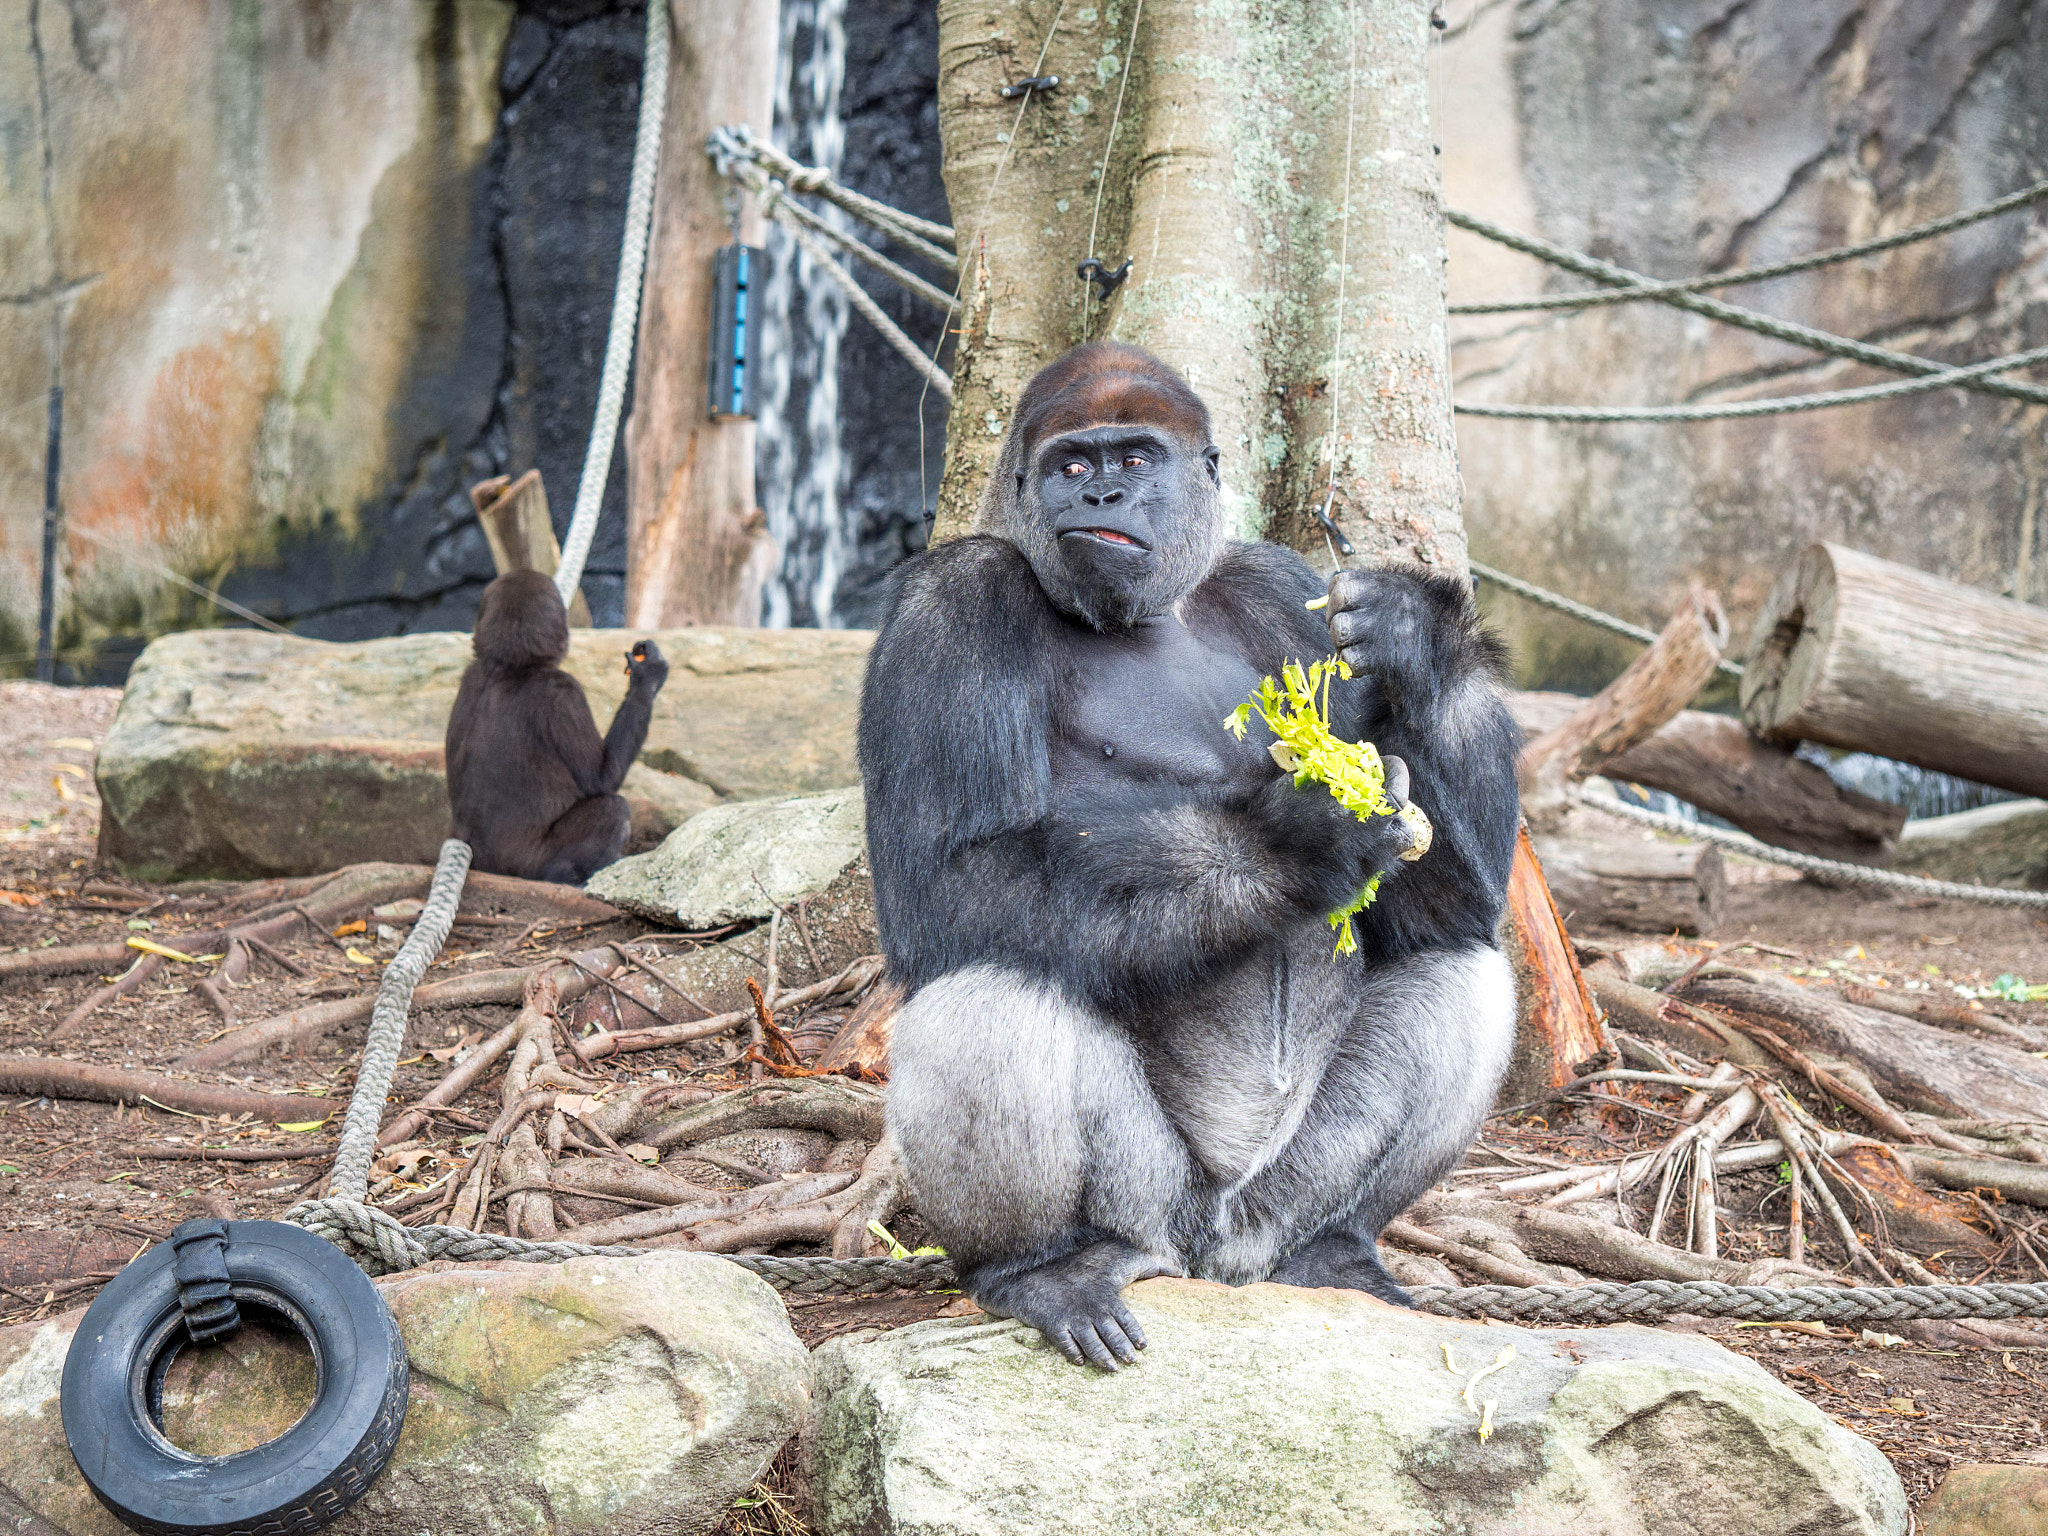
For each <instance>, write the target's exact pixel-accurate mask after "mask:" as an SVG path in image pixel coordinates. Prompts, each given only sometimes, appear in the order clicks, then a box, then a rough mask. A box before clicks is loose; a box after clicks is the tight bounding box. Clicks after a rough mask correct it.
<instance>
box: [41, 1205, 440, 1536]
mask: <svg viewBox="0 0 2048 1536" xmlns="http://www.w3.org/2000/svg"><path fill="white" fill-rule="evenodd" d="M251 1310H254V1311H256V1312H259V1313H262V1314H265V1315H267V1316H270V1317H272V1318H274V1319H278V1320H281V1321H282V1322H283V1324H284V1325H285V1326H287V1327H289V1328H293V1329H296V1330H297V1331H298V1332H299V1334H300V1335H301V1336H303V1337H304V1339H305V1340H306V1344H307V1347H308V1348H309V1349H310V1350H311V1352H312V1355H313V1361H314V1368H315V1369H314V1374H315V1378H316V1379H315V1384H314V1389H313V1402H312V1405H311V1406H310V1407H308V1408H307V1409H306V1411H305V1413H304V1414H303V1415H301V1416H300V1418H299V1420H298V1422H296V1423H295V1424H293V1425H292V1426H291V1427H290V1428H289V1429H287V1430H285V1431H284V1432H283V1433H282V1434H280V1435H279V1436H278V1437H277V1438H276V1439H275V1440H271V1441H267V1442H265V1443H264V1444H262V1445H258V1446H254V1447H251V1448H250V1449H248V1450H245V1451H237V1452H235V1453H233V1454H232V1455H227V1456H198V1455H194V1454H193V1453H191V1452H190V1451H186V1450H182V1449H180V1448H179V1447H178V1446H176V1445H173V1444H172V1443H171V1442H170V1440H169V1439H167V1438H166V1437H165V1435H164V1432H163V1386H164V1378H165V1376H166V1374H167V1373H168V1372H169V1370H170V1367H171V1364H172V1362H173V1361H174V1360H175V1359H176V1358H177V1356H178V1354H179V1353H180V1352H181V1351H183V1350H185V1349H187V1348H191V1347H195V1346H196V1345H197V1344H199V1343H201V1342H203V1341H205V1340H209V1339H212V1340H217V1339H220V1338H223V1337H225V1336H226V1335H227V1334H228V1333H231V1332H233V1331H234V1329H235V1328H236V1327H237V1326H239V1323H240V1320H241V1319H242V1318H243V1317H244V1316H246V1315H247V1314H248V1313H249V1312H250V1311H251ZM410 1384H411V1376H410V1372H409V1371H408V1369H407V1366H406V1359H405V1344H404V1341H403V1340H402V1339H400V1337H399V1334H398V1325H397V1323H396V1322H395V1321H394V1320H393V1318H392V1316H391V1311H390V1309H389V1308H388V1307H386V1306H385V1304H384V1298H383V1297H382V1296H381V1295H379V1294H378V1292H377V1288H376V1286H374V1285H372V1284H371V1283H370V1278H369V1276H367V1275H365V1274H364V1273H363V1272H362V1271H361V1270H360V1269H358V1268H357V1267H356V1266H355V1264H354V1263H352V1262H351V1261H350V1260H349V1258H348V1256H347V1255H345V1254H344V1253H342V1251H341V1250H340V1249H339V1248H336V1247H335V1246H334V1245H333V1244H332V1243H330V1242H328V1241H327V1240H326V1239H325V1238H322V1237H316V1236H314V1235H313V1234H312V1233H310V1232H308V1231H306V1230H305V1229H303V1228H301V1227H294V1226H288V1225H286V1224H285V1223H283V1222H277V1221H228V1222H220V1221H196V1222H187V1223H185V1224H184V1225H182V1226H180V1227H179V1228H178V1230H177V1231H176V1232H175V1233H174V1234H172V1237H171V1239H170V1240H169V1241H168V1242H163V1243H159V1244H157V1245H156V1246H155V1247H154V1248H152V1249H150V1250H149V1251H148V1252H147V1253H145V1254H143V1255H142V1257H140V1258H139V1259H137V1260H136V1261H135V1262H134V1263H132V1264H130V1265H129V1266H128V1267H127V1268H126V1269H124V1270H123V1271H121V1273H120V1274H119V1275H117V1276H116V1277H115V1278H114V1279H113V1280H112V1281H111V1282H110V1283H109V1284H108V1285H107V1288H106V1289H105V1290H103V1291H101V1292H100V1294H99V1297H98V1299H97V1300H95V1301H94V1302H93V1304H92V1305H91V1306H90V1307H88V1308H87V1309H86V1313H85V1316H84V1318H82V1319H81V1320H80V1322H79V1325H78V1331H77V1332H76V1333H75V1334H73V1335H72V1339H71V1348H70V1351H69V1353H68V1354H66V1356H65V1357H64V1385H63V1392H62V1395H61V1398H60V1403H61V1406H62V1411H63V1419H64V1437H65V1439H66V1440H67V1441H68V1442H69V1444H70V1447H71V1457H72V1460H73V1461H75V1462H77V1464H78V1470H79V1472H80V1474H81V1475H82V1476H83V1477H84V1478H85V1481H86V1484H87V1486H89V1487H90V1488H91V1489H92V1491H93V1493H94V1494H95V1495H97V1496H98V1498H99V1501H100V1502H101V1503H102V1504H104V1505H105V1506H106V1507H107V1509H108V1510H109V1511H111V1512H112V1513H113V1515H114V1516H115V1518H117V1519H118V1520H120V1521H121V1522H122V1524H124V1525H126V1526H128V1527H129V1528H130V1529H132V1530H137V1531H142V1532H145V1533H147V1536H240V1533H253V1532H258V1531H260V1532H262V1533H263V1536H302V1533H304V1532H309V1531H315V1530H318V1529H319V1528H320V1527H321V1526H323V1525H326V1524H327V1523H328V1522H329V1521H330V1520H332V1519H334V1518H335V1516H337V1515H339V1514H340V1513H341V1512H342V1511H343V1510H345V1509H347V1508H348V1507H349V1506H350V1505H352V1504H354V1503H355V1502H356V1501H357V1500H358V1499H360V1498H361V1497H362V1496H363V1494H364V1493H365V1492H367V1491H368V1489H369V1487H370V1484H371V1483H372V1482H374V1481H375V1480H376V1478H377V1476H378V1474H379V1473H381V1472H382V1471H383V1470H384V1467H385V1464H386V1463H388V1462H389V1461H390V1460H391V1454H392V1452H393V1451H394V1450H395V1449H396V1448H397V1445H398V1432H399V1430H400V1429H401V1428H402V1427H403V1426H404V1423H405V1410H406V1400H407V1395H408V1392H409V1390H410Z"/></svg>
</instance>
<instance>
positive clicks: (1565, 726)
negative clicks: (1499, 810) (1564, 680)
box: [1517, 587, 1728, 824]
mask: <svg viewBox="0 0 2048 1536" xmlns="http://www.w3.org/2000/svg"><path fill="white" fill-rule="evenodd" d="M1727 644H1728V616H1727V615H1726V614H1725V613H1723V612H1722V611H1721V602H1720V599H1719V598H1717V597H1715V596H1714V594H1713V593H1711V592H1709V591H1707V590H1706V589H1705V588H1703V587H1694V588H1693V589H1692V590H1691V591H1690V592H1688V593H1687V594H1686V598H1685V601H1684V602H1683V603H1681V604H1680V605H1679V608H1678V611H1677V612H1676V613H1674V614H1673V615H1672V616H1671V620H1670V622H1669V623H1667V624H1666V625H1665V626H1664V630H1663V633H1661V634H1660V635H1658V636H1657V639H1656V642H1655V643H1654V644H1652V645H1651V646H1650V648H1649V649H1648V650H1646V651H1644V652H1643V654H1642V655H1640V656H1638V657H1637V658H1636V659H1635V660H1634V661H1633V662H1631V663H1629V666H1628V670H1627V671H1625V672H1623V673H1622V674H1621V676H1619V677H1617V678H1616V679H1615V680H1614V681H1613V682H1611V683H1609V684H1608V685H1607V686H1606V687H1605V688H1602V689H1601V690H1600V691H1599V692H1598V693H1596V694H1594V695H1593V697H1592V698H1590V699H1588V700H1587V701H1586V702H1585V703H1584V704H1583V705H1581V706H1580V707H1579V708H1578V709H1577V710H1575V711H1573V712H1572V714H1570V715H1569V716H1567V717H1566V718H1565V719H1564V720H1562V721H1560V722H1559V723H1558V724H1557V725H1556V726H1555V727H1553V728H1552V729H1550V730H1548V731H1545V732H1544V733H1543V734H1542V735H1541V736H1538V737H1537V738H1536V739H1535V740H1534V741H1532V742H1530V743H1529V744H1528V745H1527V746H1525V747H1523V748H1522V756H1521V760H1520V762H1519V763H1518V764H1517V772H1518V773H1519V775H1520V778H1521V781H1522V803H1523V807H1524V809H1525V810H1527V811H1528V813H1529V815H1530V816H1531V818H1532V820H1535V821H1537V822H1538V823H1539V824H1540V822H1541V821H1542V819H1543V818H1544V817H1545V816H1546V815H1547V814H1549V813H1550V812H1551V811H1552V810H1553V808H1555V807H1558V806H1561V805H1562V803H1563V801H1564V786H1565V785H1566V784H1567V783H1570V782H1573V781H1576V780H1579V779H1583V778H1586V777H1587V776H1588V775H1590V774H1595V773H1600V772H1602V771H1603V770H1604V769H1605V766H1606V764H1607V762H1608V760H1609V759H1611V758H1614V757H1616V756H1619V755H1620V754H1621V753H1623V752H1626V751H1627V750H1628V749H1629V748H1630V747H1632V746H1634V745H1635V744H1636V743H1637V742H1639V741H1642V740H1644V739H1645V738H1646V737H1648V736H1650V735H1651V734H1652V733H1653V732H1654V731H1656V730H1657V728H1658V727H1659V726H1661V725H1663V724H1664V723H1665V722H1666V721H1667V720H1669V719H1671V718H1672V716H1674V715H1676V714H1677V713H1678V712H1679V711H1680V710H1682V709H1684V708H1685V706H1686V705H1687V704H1688V703H1689V702H1691V700H1692V698H1693V696H1694V695H1695V694H1697V693H1698V692H1699V691H1700V689H1701V688H1703V687H1705V686H1706V684H1707V680H1708V679H1709V678H1711V677H1712V676H1713V675H1714V664H1715V663H1716V662H1717V661H1719V660H1720V659H1721V651H1722V649H1723V648H1724V647H1725V646H1726V645H1727Z"/></svg>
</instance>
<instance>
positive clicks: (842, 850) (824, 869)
mask: <svg viewBox="0 0 2048 1536" xmlns="http://www.w3.org/2000/svg"><path fill="white" fill-rule="evenodd" d="M866 851H867V811H866V801H865V800H864V798H863V797H862V795H861V790H860V786H859V785H857V784H856V785H854V786H852V787H850V788H845V789H835V790H831V791H828V792H827V793H825V794H822V795H797V796H792V797H790V798H787V799H781V800H752V801H742V802H737V803H734V804H731V805H720V806H714V807H713V808H712V809H710V810H707V811H702V812H700V813H699V814H697V815H695V816H692V817H691V818H690V819H689V820H688V821H687V822H685V823H684V824H683V825H682V826H680V827H678V828H676V830H675V831H673V832H671V833H670V834H669V835H668V836H667V837H666V838H665V839H663V841H662V844H661V846H660V847H659V848H656V849H654V850H653V851H652V852H650V853H643V854H638V855H636V856H635V857H633V858H629V859H621V860H619V861H618V863H616V864H613V865H610V866H609V867H607V868H605V869H601V870H599V871H598V872H597V873H596V874H595V875H592V876H591V877H590V882H589V886H588V889H589V890H590V892H591V894H592V895H594V896H598V897H601V898H603V899H604V900H606V901H608V902H610V903H612V905H614V906H619V907H625V908H626V909H627V910H629V911H633V912H638V913H641V914H642V915H643V916H647V917H651V918H654V919H655V920H656V921H658V922H664V923H674V924H675V925H677V926H678V927H681V928H688V929H707V928H721V927H724V926H725V925H726V924H727V923H733V922H739V921H741V920H742V919H745V918H756V917H767V916H768V915H769V914H770V913H772V912H773V911H774V910H775V909H776V908H777V907H778V906H787V905H788V904H789V903H790V902H792V901H796V900H798V899H799V898H801V897H804V896H810V895H814V894H816V893H817V892H819V891H822V890H824V889H825V888H826V887H827V886H828V885H830V884H831V883H832V882H833V881H834V880H836V879H838V878H839V875H840V873H841V872H842V871H843V870H845V869H846V868H847V867H848V866H850V865H851V864H852V863H853V862H854V861H855V860H856V859H858V858H860V857H861V856H862V855H863V854H864V853H866Z"/></svg>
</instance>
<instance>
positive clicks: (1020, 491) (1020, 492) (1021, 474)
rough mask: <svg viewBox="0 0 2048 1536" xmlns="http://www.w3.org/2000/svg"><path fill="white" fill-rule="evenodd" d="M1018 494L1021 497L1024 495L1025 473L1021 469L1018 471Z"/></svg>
mask: <svg viewBox="0 0 2048 1536" xmlns="http://www.w3.org/2000/svg"><path fill="white" fill-rule="evenodd" d="M1017 494H1018V495H1019V496H1022V495H1023V494H1024V471H1022V470H1021V469H1020V470H1018V471H1017Z"/></svg>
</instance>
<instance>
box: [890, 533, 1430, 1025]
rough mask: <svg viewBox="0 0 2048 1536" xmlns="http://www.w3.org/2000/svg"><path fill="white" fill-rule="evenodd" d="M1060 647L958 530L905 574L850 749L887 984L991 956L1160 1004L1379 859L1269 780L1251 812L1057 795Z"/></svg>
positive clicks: (1040, 601) (1344, 891)
mask: <svg viewBox="0 0 2048 1536" xmlns="http://www.w3.org/2000/svg"><path fill="white" fill-rule="evenodd" d="M1064 647H1065V636H1064V634H1063V632H1062V622H1061V621H1060V620H1059V619H1058V617H1057V616H1056V615H1055V614H1054V613H1053V611H1052V610H1051V608H1050V607H1049V605H1048V604H1047V603H1046V601H1045V598H1044V595H1043V593H1042V591H1041V590H1040V588H1039V587H1038V584H1037V581H1036V578H1034V577H1033V576H1032V574H1031V571H1030V568H1029V566H1028V565H1027V564H1026V563H1025V562H1024V560H1023V558H1022V557H1021V556H1019V555H1017V553H1016V552H1015V551H1014V550H1013V549H1011V548H1010V547H1009V546H1008V545H1006V544H1002V543H1000V542H998V541H995V540H992V539H984V538H972V539H961V540H958V541H955V542H954V543H952V544H949V545H947V546H945V547H944V548H942V549H940V550H936V551H933V552H931V553H929V554H927V555H925V556H922V557H919V558H918V559H917V560H915V561H914V562H912V563H910V564H909V565H907V566H906V567H905V568H904V569H903V572H902V575H901V576H900V578H899V585H898V587H897V591H896V597H895V602H894V605H893V607H892V609H891V611H890V614H889V617H888V618H887V620H886V621H885V623H884V624H883V627H882V632H881V634H880V635H879V636H878V637H877V639H876V642H875V649H874V651H873V653H872V654H871V655H870V658H869V661H868V673H867V680H866V684H865V686H864V688H863V692H862V700H861V725H860V755H861V772H862V776H863V779H864V780H865V782H866V785H867V795H868V803H867V820H868V848H869V856H870V859H871V861H872V864H873V868H874V874H875V889H876V899H877V906H878V916H879V917H880V920H881V927H882V937H883V941H884V944H885V946H886V947H887V949H888V952H889V962H890V966H891V969H892V971H893V972H894V973H895V974H896V975H897V976H898V977H899V978H900V979H901V980H902V981H903V982H904V983H905V984H906V985H908V986H910V987H912V988H913V989H914V988H916V987H918V986H920V985H922V984H923V983H925V982H927V981H930V980H932V979H933V978H935V977H937V976H940V975H943V974H945V973H947V972H949V971H952V970H956V969H959V968H960V967H962V966H965V965H971V964H973V963H975V962H976V961H999V962H1005V963H1009V964H1014V965H1018V966H1021V967H1024V968H1026V969H1028V970H1030V971H1032V972H1034V973H1037V974H1041V975H1057V976H1060V977H1061V978H1063V979H1064V980H1065V981H1067V983H1068V984H1069V985H1071V986H1073V987H1074V988H1076V989H1077V990H1079V991H1081V992H1084V993H1086V994H1088V995H1090V996H1092V997H1095V998H1097V999H1100V1000H1103V1001H1117V1002H1126V1003H1128V1002H1133V1001H1141V1000H1143V998H1144V997H1146V996H1151V997H1158V996H1161V995H1169V994H1171V993H1173V992H1175V991H1178V990H1179V989H1180V988H1182V987H1184V986H1187V985H1189V984H1192V983H1193V982H1195V981H1197V980H1199V979H1201V978H1202V977H1204V976H1206V975H1209V974H1212V973H1213V972H1214V971H1215V970H1216V969H1218V968H1220V967H1222V966H1226V965H1228V964H1229V963H1231V962H1232V961H1233V960H1235V959H1236V958H1238V957H1239V956H1240V955H1242V954H1243V953H1244V952H1246V951H1247V950H1249V949H1251V948H1253V947H1256V946H1257V945H1259V944H1261V943H1264V942H1266V941H1267V940H1269V939H1270V938H1271V937H1272V934H1273V932H1274V929H1275V927H1276V926H1277V925H1279V924H1281V923H1283V922H1285V921H1287V920H1290V919H1295V918H1299V917H1300V916H1303V915H1307V914H1313V913H1317V912H1321V911H1327V910H1329V909H1330V908H1332V907H1335V906H1338V905H1341V904H1342V903H1343V902H1344V901H1345V900H1347V899H1348V898H1349V896H1350V895H1351V894H1352V893H1353V892H1355V891H1356V890H1357V888H1358V887H1359V886H1360V885H1362V884H1363V882H1364V880H1365V879H1366V878H1367V877H1368V876H1369V875H1370V873H1371V868H1372V867H1377V866H1378V865H1380V864H1384V863H1385V862H1386V861H1387V860H1389V859H1391V858H1392V857H1393V856H1394V854H1395V853H1396V852H1398V850H1399V848H1400V846H1401V845H1402V844H1401V841H1400V833H1399V832H1398V830H1397V829H1396V828H1395V827H1394V826H1392V825H1391V824H1388V823H1380V824H1376V825H1370V826H1368V825H1365V824H1361V823H1359V822H1358V821H1356V820H1355V819H1354V818H1352V817H1350V816H1349V815H1347V814H1345V813H1344V812H1343V811H1342V810H1341V808H1340V807H1338V806H1337V805H1336V802H1335V801H1334V800H1332V799H1331V798H1330V797H1329V796H1328V795H1327V794H1324V793H1322V792H1321V791H1320V790H1309V791H1304V790H1296V789H1295V788H1294V787H1293V785H1292V782H1291V781H1290V780H1289V779H1287V778H1286V777H1285V776H1276V777H1275V779H1274V781H1273V782H1272V784H1271V785H1269V786H1268V788H1267V789H1265V790H1263V791H1261V792H1260V793H1259V794H1258V795H1256V796H1254V797H1253V799H1252V802H1251V804H1249V805H1244V804H1242V803H1240V804H1237V805H1231V804H1227V803H1224V802H1223V801H1222V800H1221V799H1220V798H1208V799H1205V798H1204V797H1202V796H1201V795H1200V794H1199V793H1197V792H1194V791H1190V790H1188V789H1186V788H1182V787H1174V786H1159V785H1144V784H1114V783H1111V784H1107V785H1104V786H1101V787H1096V788H1092V789H1089V790H1086V791H1076V790H1073V789H1071V788H1070V789H1068V790H1065V791H1063V792H1062V793H1061V795H1060V796H1059V797H1058V800H1057V803H1056V801H1055V796H1054V791H1053V784H1052V779H1051V771H1050V751H1049V741H1048V722H1049V720H1050V719H1051V717H1052V714H1053V711H1054V708H1055V706H1056V703H1057V690H1058V687H1059V685H1060V682H1061V677H1060V673H1061V668H1062V658H1063V655H1064ZM1214 724H1215V729H1217V730H1221V729H1222V728H1223V725H1222V722H1221V720H1218V721H1216V722H1215V723H1214Z"/></svg>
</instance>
